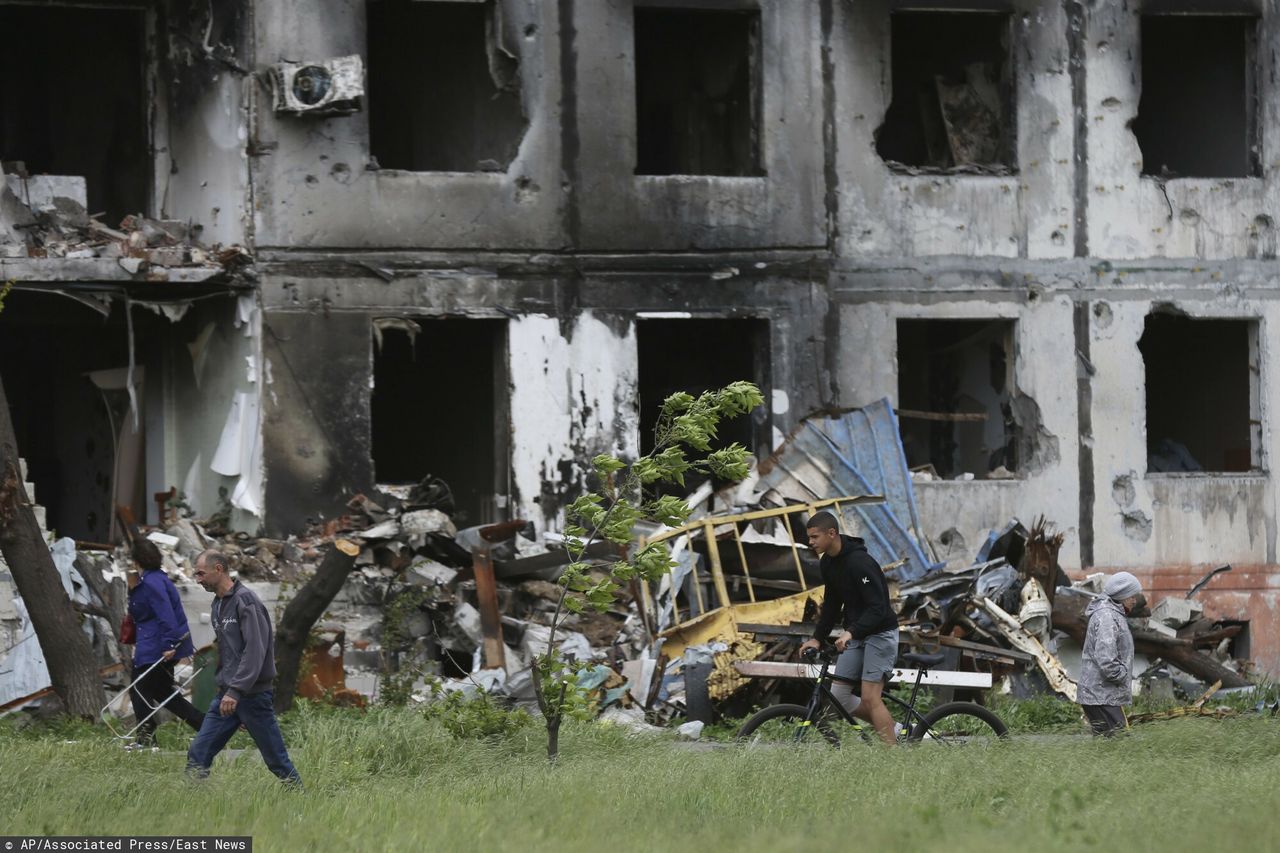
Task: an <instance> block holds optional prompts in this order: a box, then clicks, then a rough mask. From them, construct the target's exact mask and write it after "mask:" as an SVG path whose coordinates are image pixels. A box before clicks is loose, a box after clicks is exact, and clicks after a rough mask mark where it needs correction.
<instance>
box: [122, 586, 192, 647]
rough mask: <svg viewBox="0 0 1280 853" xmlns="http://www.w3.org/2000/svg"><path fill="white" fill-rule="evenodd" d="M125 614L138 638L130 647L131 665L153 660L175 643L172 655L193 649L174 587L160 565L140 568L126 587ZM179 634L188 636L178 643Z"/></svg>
mask: <svg viewBox="0 0 1280 853" xmlns="http://www.w3.org/2000/svg"><path fill="white" fill-rule="evenodd" d="M129 615H130V616H132V617H133V621H134V623H135V624H137V626H138V641H137V644H136V645H135V646H134V647H133V663H134V665H135V666H149V665H151V664H153V663H155V662H156V661H158V660H159V659H160V658H161V657H163V656H164V653H165V652H167V651H169V649H172V648H173V647H174V646H175V645H177V646H178V653H177V654H176V655H174V658H175V659H177V658H185V657H190V656H191V655H192V654H194V653H195V647H194V646H192V645H191V637H190V631H191V629H190V628H189V627H187V614H186V613H184V612H183V610H182V601H181V600H180V599H179V598H178V588H177V587H176V586H174V585H173V581H171V580H169V576H168V575H166V574H165V573H164V570H163V569H153V570H151V571H147V572H143V573H142V580H141V581H139V582H138V585H137V586H136V587H134V588H133V589H131V590H129ZM183 634H187V635H188V636H187V637H186V638H185V639H182V640H181V644H179V639H180V638H181V637H182V635H183Z"/></svg>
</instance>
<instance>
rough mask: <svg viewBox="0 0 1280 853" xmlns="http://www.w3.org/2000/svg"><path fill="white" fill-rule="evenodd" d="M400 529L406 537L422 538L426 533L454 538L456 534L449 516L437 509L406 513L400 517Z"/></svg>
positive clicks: (456, 530)
mask: <svg viewBox="0 0 1280 853" xmlns="http://www.w3.org/2000/svg"><path fill="white" fill-rule="evenodd" d="M400 529H401V530H402V531H403V532H404V534H405V535H407V536H423V535H425V534H427V533H440V534H443V535H445V536H454V535H456V534H457V532H458V529H457V528H456V527H454V525H453V521H452V520H450V518H449V516H447V515H445V514H444V513H443V512H441V511H440V510H438V509H419V510H414V511H413V512H406V513H405V514H404V515H402V516H400Z"/></svg>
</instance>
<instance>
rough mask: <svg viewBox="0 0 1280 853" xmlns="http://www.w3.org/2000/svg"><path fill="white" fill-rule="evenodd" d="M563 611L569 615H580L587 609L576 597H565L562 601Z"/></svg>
mask: <svg viewBox="0 0 1280 853" xmlns="http://www.w3.org/2000/svg"><path fill="white" fill-rule="evenodd" d="M564 606H565V609H566V610H568V611H569V612H570V613H582V612H583V611H584V610H586V609H587V606H586V604H585V603H584V602H583V600H582V599H581V598H578V596H576V595H567V596H565V599H564Z"/></svg>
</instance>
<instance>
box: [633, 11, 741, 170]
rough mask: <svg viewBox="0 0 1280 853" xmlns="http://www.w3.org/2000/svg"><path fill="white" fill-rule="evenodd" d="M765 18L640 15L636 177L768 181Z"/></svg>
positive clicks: (675, 13) (692, 13)
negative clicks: (763, 157)
mask: <svg viewBox="0 0 1280 853" xmlns="http://www.w3.org/2000/svg"><path fill="white" fill-rule="evenodd" d="M759 41H760V13H759V11H756V10H705V9H658V8H651V7H642V8H638V9H636V10H635V63H636V133H637V145H636V148H637V150H636V155H637V156H636V174H637V175H729V176H750V175H761V174H763V172H762V171H761V168H760V150H759V148H760V128H759V125H760V80H759V68H758V66H759V62H758V56H759V52H760V46H759Z"/></svg>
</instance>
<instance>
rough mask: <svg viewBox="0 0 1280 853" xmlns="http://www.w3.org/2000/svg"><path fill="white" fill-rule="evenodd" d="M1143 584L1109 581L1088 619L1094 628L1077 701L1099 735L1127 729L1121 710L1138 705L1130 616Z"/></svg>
mask: <svg viewBox="0 0 1280 853" xmlns="http://www.w3.org/2000/svg"><path fill="white" fill-rule="evenodd" d="M1141 593H1142V586H1141V585H1140V584H1139V583H1138V579H1137V578H1136V577H1134V576H1133V575H1131V574H1130V573H1129V572H1116V573H1115V574H1114V575H1112V576H1111V577H1109V578H1107V582H1106V583H1105V584H1104V585H1103V587H1102V595H1099V596H1095V597H1094V599H1093V601H1091V602H1089V606H1088V607H1086V608H1085V609H1084V615H1085V616H1086V617H1088V619H1089V627H1088V629H1087V630H1086V631H1085V635H1084V649H1083V650H1082V652H1081V657H1080V682H1079V684H1078V685H1077V686H1076V701H1077V702H1079V703H1080V707H1081V708H1082V709H1083V710H1084V715H1085V718H1086V719H1088V720H1089V727H1090V728H1091V729H1093V733H1094V734H1095V735H1105V736H1106V737H1111V736H1113V735H1114V734H1115V733H1116V732H1118V731H1120V730H1122V729H1125V728H1128V725H1129V722H1128V720H1126V719H1125V717H1124V709H1123V707H1122V706H1124V705H1129V704H1131V703H1132V702H1133V682H1132V679H1133V634H1132V633H1131V632H1130V631H1129V623H1128V622H1127V621H1125V614H1127V613H1129V612H1130V611H1131V610H1133V608H1134V607H1136V606H1137V604H1138V596H1139V595H1140V594H1141Z"/></svg>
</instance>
